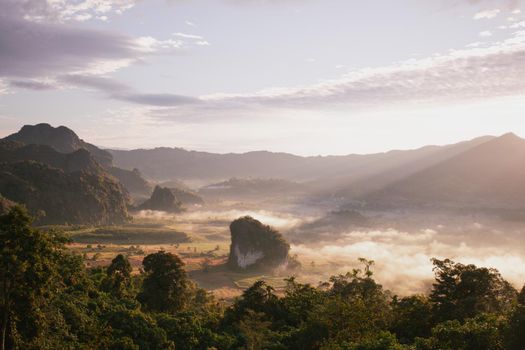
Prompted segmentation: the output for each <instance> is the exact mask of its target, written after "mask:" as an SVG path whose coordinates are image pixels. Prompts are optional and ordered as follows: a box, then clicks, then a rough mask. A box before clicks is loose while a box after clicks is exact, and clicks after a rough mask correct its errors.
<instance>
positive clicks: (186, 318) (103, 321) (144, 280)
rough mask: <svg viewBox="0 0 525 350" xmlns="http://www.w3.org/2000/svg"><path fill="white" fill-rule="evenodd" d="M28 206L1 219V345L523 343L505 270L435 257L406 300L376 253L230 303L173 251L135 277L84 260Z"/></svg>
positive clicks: (520, 300)
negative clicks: (331, 272) (380, 268)
mask: <svg viewBox="0 0 525 350" xmlns="http://www.w3.org/2000/svg"><path fill="white" fill-rule="evenodd" d="M66 243H67V238H66V237H65V236H64V235H62V234H61V233H60V232H57V231H42V230H39V229H36V228H34V227H33V226H32V219H31V217H30V216H29V215H28V214H27V212H26V211H25V209H23V208H22V207H19V206H14V207H12V208H11V209H10V210H9V211H8V212H7V213H5V214H3V215H2V216H0V312H1V320H0V321H1V330H0V331H1V334H0V335H1V344H0V349H2V350H3V349H114V350H117V349H119V350H131V349H145V350H148V349H333V350H336V349H353V350H382V349H385V350H386V349H390V350H401V349H417V350H427V349H428V350H430V349H435V350H437V349H441V350H447V349H450V350H452V349H454V350H460V349H465V350H467V349H468V350H483V349H487V350H488V349H509V350H514V349H524V348H525V345H524V344H525V289H522V290H521V292H518V291H517V290H515V289H514V288H513V287H512V286H511V285H510V284H509V283H508V282H507V281H505V280H504V279H503V278H502V277H501V275H500V274H499V273H498V271H496V270H494V269H488V268H479V267H476V266H474V265H463V264H460V263H455V262H453V261H450V260H437V259H434V260H433V263H434V273H435V282H434V283H433V285H432V287H431V289H430V292H429V294H428V295H412V296H406V297H399V296H396V295H393V294H392V293H391V292H389V291H388V290H385V289H383V288H382V286H381V285H380V284H378V283H377V282H376V281H375V280H374V278H373V271H372V268H373V262H372V261H368V260H366V259H360V261H361V263H362V266H363V267H362V269H358V270H354V271H351V272H349V273H347V274H345V275H338V276H333V277H331V278H330V279H329V280H328V281H326V282H324V283H322V284H320V285H318V286H313V285H308V284H301V283H299V282H297V281H296V280H295V279H294V278H293V277H291V278H289V279H288V280H287V287H286V290H285V291H284V293H277V292H276V291H274V290H273V289H272V288H271V287H270V286H268V285H266V284H265V283H264V282H261V281H260V282H256V283H255V284H253V285H252V286H251V287H250V288H248V289H247V290H245V291H244V293H243V294H242V296H241V297H239V298H237V299H236V300H234V301H233V302H231V303H226V302H222V301H218V300H216V299H214V298H213V296H211V295H210V294H209V293H208V292H206V291H205V290H203V289H201V288H199V287H197V286H196V285H195V284H194V283H193V282H192V281H191V280H190V279H189V278H188V276H187V274H186V272H185V270H184V264H183V262H182V261H181V260H180V259H179V257H177V256H176V255H174V254H171V253H167V252H164V251H159V252H157V253H154V254H150V255H148V256H146V257H145V258H144V261H143V267H142V270H141V273H140V274H138V275H133V274H132V273H131V272H132V268H131V265H130V263H129V261H128V260H127V259H126V257H125V256H123V255H118V256H116V257H115V259H114V260H113V261H112V263H111V265H110V266H108V267H107V268H91V269H88V268H86V267H85V266H84V264H83V261H82V258H81V257H80V256H78V255H75V254H74V253H72V252H71V251H70V250H68V249H67V248H66V247H65V244H66Z"/></svg>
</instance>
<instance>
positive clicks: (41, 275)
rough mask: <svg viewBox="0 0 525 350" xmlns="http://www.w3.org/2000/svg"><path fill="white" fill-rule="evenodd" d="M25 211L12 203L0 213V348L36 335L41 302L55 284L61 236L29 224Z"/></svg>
mask: <svg viewBox="0 0 525 350" xmlns="http://www.w3.org/2000/svg"><path fill="white" fill-rule="evenodd" d="M31 224H32V219H31V217H30V216H29V215H28V213H27V211H26V210H25V209H24V208H23V207H20V206H14V207H13V208H11V209H10V210H9V212H8V213H7V214H5V215H2V216H0V310H1V314H2V316H3V317H2V320H1V329H0V350H4V349H6V348H7V347H8V346H9V347H11V346H13V347H14V346H20V344H22V343H23V342H25V341H30V340H31V339H34V338H37V337H38V335H39V333H40V331H41V324H42V320H43V318H44V317H43V315H42V314H41V313H40V307H39V306H41V305H43V304H45V302H46V300H47V299H48V298H49V297H50V296H51V295H52V293H53V292H54V291H56V290H57V289H58V288H59V284H60V283H59V277H60V276H59V274H58V272H57V271H58V266H59V260H60V259H59V256H60V254H61V253H62V249H63V246H64V243H65V241H66V240H65V238H64V237H63V236H61V235H59V234H58V233H57V232H54V231H50V232H43V231H40V230H37V229H35V228H33V227H32V226H31Z"/></svg>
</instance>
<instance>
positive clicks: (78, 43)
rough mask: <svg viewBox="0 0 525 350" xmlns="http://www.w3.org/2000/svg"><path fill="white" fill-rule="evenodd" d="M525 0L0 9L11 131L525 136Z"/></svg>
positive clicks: (327, 150)
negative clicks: (34, 127) (26, 127)
mask: <svg viewBox="0 0 525 350" xmlns="http://www.w3.org/2000/svg"><path fill="white" fill-rule="evenodd" d="M524 93H525V1H519V0H509V1H496V0H492V1H491V0H485V1H484V0H425V1H421V0H395V1H394V0H383V1H379V0H368V1H358V0H355V1H354V0H142V1H139V0H47V1H46V0H0V136H3V135H7V134H9V133H11V132H14V131H16V130H18V129H19V128H20V127H21V126H22V125H23V124H34V123H39V122H48V123H51V124H53V125H66V126H69V127H70V128H72V129H74V130H75V131H76V132H77V133H78V134H79V135H80V136H81V137H82V138H84V139H86V140H88V141H90V142H93V143H96V144H98V145H102V146H107V147H120V148H136V147H154V146H177V147H184V148H188V149H197V150H208V151H215V152H242V151H249V150H256V149H267V150H272V151H286V152H292V153H296V154H305V155H317V154H347V153H370V152H376V151H384V150H388V149H393V148H414V147H418V146H422V145H425V144H445V143H450V142H455V141H459V140H463V139H467V138H473V137H476V136H480V135H484V134H502V133H505V132H508V131H513V132H515V133H517V134H520V135H522V136H525V119H524V118H525V98H524V97H525V96H524Z"/></svg>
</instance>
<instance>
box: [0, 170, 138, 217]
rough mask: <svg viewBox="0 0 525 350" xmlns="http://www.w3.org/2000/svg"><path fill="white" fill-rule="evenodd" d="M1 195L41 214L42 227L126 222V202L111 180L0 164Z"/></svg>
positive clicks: (118, 187)
mask: <svg viewBox="0 0 525 350" xmlns="http://www.w3.org/2000/svg"><path fill="white" fill-rule="evenodd" d="M0 193H1V194H2V195H3V196H5V197H6V198H7V199H9V200H11V201H15V202H18V203H22V204H25V205H26V206H27V208H28V209H29V210H30V211H31V212H33V213H42V214H44V215H43V216H41V215H38V216H39V223H45V224H63V223H70V224H114V223H122V222H124V221H127V220H128V215H127V209H126V198H125V196H124V195H123V193H122V190H121V187H120V185H119V184H118V183H117V182H116V181H114V180H112V179H111V178H108V177H104V176H100V175H99V174H93V173H89V172H84V171H75V172H71V173H67V172H65V171H63V170H62V169H58V168H54V167H51V166H49V165H47V164H43V163H39V162H35V161H19V162H13V163H6V162H3V163H0Z"/></svg>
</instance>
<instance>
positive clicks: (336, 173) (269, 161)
mask: <svg viewBox="0 0 525 350" xmlns="http://www.w3.org/2000/svg"><path fill="white" fill-rule="evenodd" d="M491 138H492V137H490V136H485V137H480V138H476V139H473V140H470V141H465V142H460V143H457V144H453V145H446V146H426V147H422V148H419V149H415V150H406V151H389V152H385V153H376V154H369V155H357V154H350V155H346V156H317V157H301V156H296V155H292V154H288V153H272V152H267V151H255V152H248V153H239V154H237V153H229V154H216V153H209V152H197V151H187V150H184V149H181V148H166V147H162V148H154V149H149V150H147V149H137V150H128V151H124V150H109V152H110V153H111V154H112V155H113V157H114V161H115V164H117V166H119V167H122V168H126V169H133V168H137V169H139V170H140V171H141V172H142V173H143V174H144V175H145V176H146V177H148V178H151V179H156V180H160V181H163V180H170V179H192V180H193V179H200V180H205V181H209V182H212V181H213V182H219V181H224V180H227V179H230V178H250V177H251V178H274V179H279V178H280V179H287V180H292V181H314V182H315V181H318V182H320V184H321V185H322V182H323V181H326V180H328V179H329V180H330V182H331V184H330V187H332V188H335V187H340V188H341V189H343V188H344V187H345V186H347V185H348V184H349V183H351V182H354V181H357V180H359V179H367V178H370V177H371V176H378V175H380V174H383V173H386V172H387V171H390V170H396V171H397V172H398V173H399V175H398V177H399V178H402V177H403V176H405V175H407V174H408V173H409V172H410V171H411V169H414V171H416V170H419V168H417V167H418V166H419V167H420V168H424V167H426V166H430V165H432V164H434V163H437V162H439V161H442V160H444V159H447V158H450V157H453V156H454V155H456V154H458V153H460V152H463V151H464V150H467V149H469V148H471V147H475V146H477V145H478V144H481V143H484V142H486V141H488V140H490V139H491ZM321 187H323V186H321Z"/></svg>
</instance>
